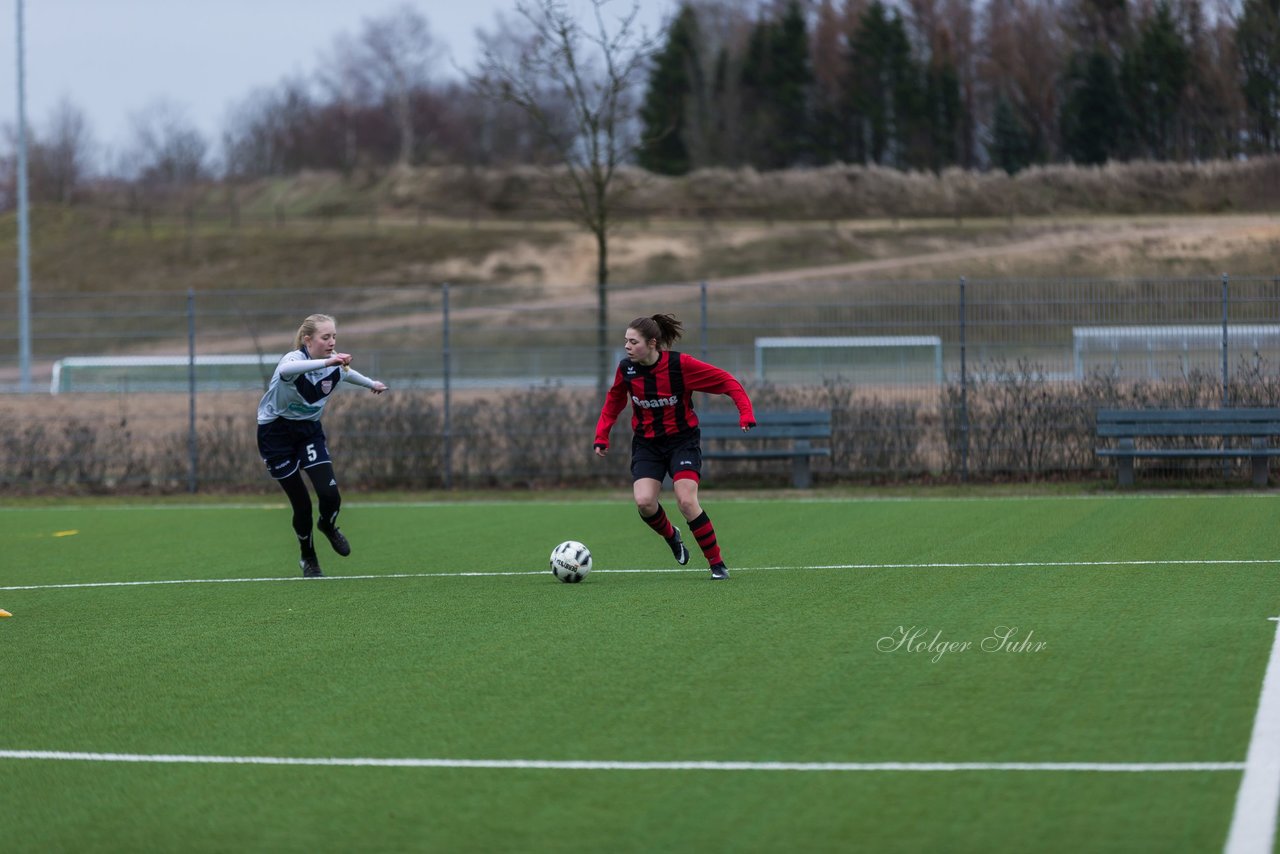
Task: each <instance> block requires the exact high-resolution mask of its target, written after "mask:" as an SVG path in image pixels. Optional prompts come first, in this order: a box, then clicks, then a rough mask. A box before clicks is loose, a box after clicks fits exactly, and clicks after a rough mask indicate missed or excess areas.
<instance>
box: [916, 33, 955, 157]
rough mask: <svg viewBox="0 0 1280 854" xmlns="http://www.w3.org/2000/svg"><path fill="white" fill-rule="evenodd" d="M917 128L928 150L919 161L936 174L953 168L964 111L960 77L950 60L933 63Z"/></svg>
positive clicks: (926, 78) (925, 80)
mask: <svg viewBox="0 0 1280 854" xmlns="http://www.w3.org/2000/svg"><path fill="white" fill-rule="evenodd" d="M919 119H920V121H917V123H916V124H917V125H918V126H920V127H921V129H922V130H923V135H924V138H925V139H924V141H925V143H926V150H925V151H924V152H923V155H924V156H923V157H922V158H920V159H919V160H918V161H917V162H918V164H919V165H927V166H928V167H929V168H930V169H932V170H933V171H935V172H941V171H942V170H943V169H945V168H946V167H948V166H953V165H955V164H956V162H958V160H959V158H960V136H961V133H962V132H963V129H964V110H963V107H962V106H961V103H960V75H959V74H957V73H956V67H955V65H954V64H953V63H952V62H951V59H950V57H943V58H940V59H939V60H937V61H935V62H933V63H931V64H930V65H929V69H928V71H927V72H926V74H925V79H924V113H923V114H922V115H921V116H919Z"/></svg>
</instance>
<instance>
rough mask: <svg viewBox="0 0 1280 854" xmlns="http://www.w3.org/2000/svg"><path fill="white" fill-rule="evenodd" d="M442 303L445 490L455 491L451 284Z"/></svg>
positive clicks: (446, 286)
mask: <svg viewBox="0 0 1280 854" xmlns="http://www.w3.org/2000/svg"><path fill="white" fill-rule="evenodd" d="M442 296H443V299H442V301H441V310H442V312H443V318H442V323H443V327H444V328H443V334H442V335H441V336H440V338H441V340H442V341H443V342H444V354H443V355H444V488H445V489H453V411H452V409H451V407H450V402H451V401H450V388H449V375H450V374H451V373H452V370H451V365H450V364H449V360H450V358H451V355H452V354H451V352H450V347H449V283H448V282H445V283H444V289H443V293H442Z"/></svg>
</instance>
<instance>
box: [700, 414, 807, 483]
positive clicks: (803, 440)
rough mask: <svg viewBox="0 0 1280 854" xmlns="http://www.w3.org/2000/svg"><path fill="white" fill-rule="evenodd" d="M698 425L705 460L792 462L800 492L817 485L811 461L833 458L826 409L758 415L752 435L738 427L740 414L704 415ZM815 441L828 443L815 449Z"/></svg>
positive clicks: (792, 480) (792, 481) (793, 477)
mask: <svg viewBox="0 0 1280 854" xmlns="http://www.w3.org/2000/svg"><path fill="white" fill-rule="evenodd" d="M698 425H699V427H701V428H702V458H703V459H704V460H784V459H790V460H791V461H792V464H791V484H792V486H794V487H796V488H797V489H808V488H809V487H810V486H812V485H813V472H812V470H811V467H810V459H811V458H813V457H829V456H831V447H830V443H831V413H830V412H828V411H826V410H821V409H818V410H807V411H792V412H757V413H756V426H755V427H753V428H752V429H751V432H750V433H743V432H742V428H740V427H739V426H738V413H737V412H709V413H705V414H704V413H701V412H700V413H698ZM814 440H819V441H824V442H826V444H825V445H822V446H815V445H814V444H813V442H814ZM744 445H750V446H752V447H743V446H744Z"/></svg>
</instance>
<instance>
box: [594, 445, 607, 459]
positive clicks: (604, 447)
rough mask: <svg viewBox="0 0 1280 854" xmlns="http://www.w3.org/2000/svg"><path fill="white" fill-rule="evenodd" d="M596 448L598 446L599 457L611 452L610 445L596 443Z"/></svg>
mask: <svg viewBox="0 0 1280 854" xmlns="http://www.w3.org/2000/svg"><path fill="white" fill-rule="evenodd" d="M595 448H596V456H597V457H603V456H606V455H607V454H608V453H609V446H608V445H596V446H595Z"/></svg>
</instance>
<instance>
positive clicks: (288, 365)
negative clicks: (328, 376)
mask: <svg viewBox="0 0 1280 854" xmlns="http://www.w3.org/2000/svg"><path fill="white" fill-rule="evenodd" d="M326 361H327V360H326V359H294V360H289V359H285V360H283V361H281V362H280V368H279V370H280V378H281V379H289V378H290V377H296V376H297V375H298V374H305V373H307V372H308V371H318V370H320V369H321V368H323V367H324V366H325V364H324V363H325V362H326Z"/></svg>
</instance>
